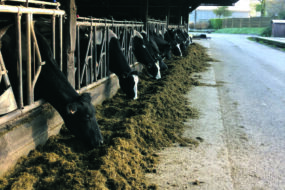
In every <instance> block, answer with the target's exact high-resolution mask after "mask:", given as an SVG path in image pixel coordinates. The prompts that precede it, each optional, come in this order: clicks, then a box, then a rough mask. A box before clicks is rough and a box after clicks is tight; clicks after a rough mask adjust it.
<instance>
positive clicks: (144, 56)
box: [133, 31, 161, 79]
mask: <svg viewBox="0 0 285 190" xmlns="http://www.w3.org/2000/svg"><path fill="white" fill-rule="evenodd" d="M133 52H134V55H135V57H136V59H137V61H138V62H140V63H142V64H143V65H144V66H146V70H147V71H148V73H149V75H150V76H152V77H153V78H155V79H160V78H161V74H160V66H159V61H158V60H156V59H155V58H154V57H153V56H152V53H151V52H150V48H148V47H147V45H146V44H145V42H144V38H143V36H142V35H141V34H140V33H139V32H138V31H135V32H134V37H133Z"/></svg>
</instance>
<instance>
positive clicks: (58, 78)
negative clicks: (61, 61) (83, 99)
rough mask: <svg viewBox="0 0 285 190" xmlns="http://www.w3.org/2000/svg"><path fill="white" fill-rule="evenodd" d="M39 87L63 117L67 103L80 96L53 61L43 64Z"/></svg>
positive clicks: (44, 96) (42, 94)
mask: <svg viewBox="0 0 285 190" xmlns="http://www.w3.org/2000/svg"><path fill="white" fill-rule="evenodd" d="M37 88H38V91H39V94H40V96H41V97H43V98H44V99H45V100H46V101H47V102H49V103H50V104H51V105H52V106H53V107H54V108H55V109H56V110H57V111H58V112H59V113H60V114H61V115H62V117H65V116H66V106H67V104H69V103H72V102H74V101H76V100H77V99H78V97H79V94H78V93H77V92H76V91H75V90H74V88H73V87H72V86H71V84H70V83H69V82H68V81H67V79H66V77H65V76H64V74H63V73H62V72H61V71H60V70H59V69H58V68H57V66H56V65H55V63H53V61H47V62H46V65H44V66H43V68H42V72H41V75H40V77H39V81H38V84H37Z"/></svg>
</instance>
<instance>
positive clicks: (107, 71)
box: [106, 27, 110, 76]
mask: <svg viewBox="0 0 285 190" xmlns="http://www.w3.org/2000/svg"><path fill="white" fill-rule="evenodd" d="M109 75H110V72H109V27H107V39H106V76H109Z"/></svg>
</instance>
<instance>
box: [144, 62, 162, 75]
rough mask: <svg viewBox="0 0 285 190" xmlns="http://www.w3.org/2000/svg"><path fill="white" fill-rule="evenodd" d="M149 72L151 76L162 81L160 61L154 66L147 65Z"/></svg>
mask: <svg viewBox="0 0 285 190" xmlns="http://www.w3.org/2000/svg"><path fill="white" fill-rule="evenodd" d="M147 72H148V73H149V75H150V76H151V77H153V78H155V79H160V78H161V74H160V66H159V61H157V62H155V63H154V64H148V65H147Z"/></svg>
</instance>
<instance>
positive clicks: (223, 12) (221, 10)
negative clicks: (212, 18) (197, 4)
mask: <svg viewBox="0 0 285 190" xmlns="http://www.w3.org/2000/svg"><path fill="white" fill-rule="evenodd" d="M214 13H215V15H217V16H218V17H219V18H221V17H228V16H231V15H232V12H231V11H230V10H228V7H226V6H222V7H218V8H217V9H215V10H214Z"/></svg>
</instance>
